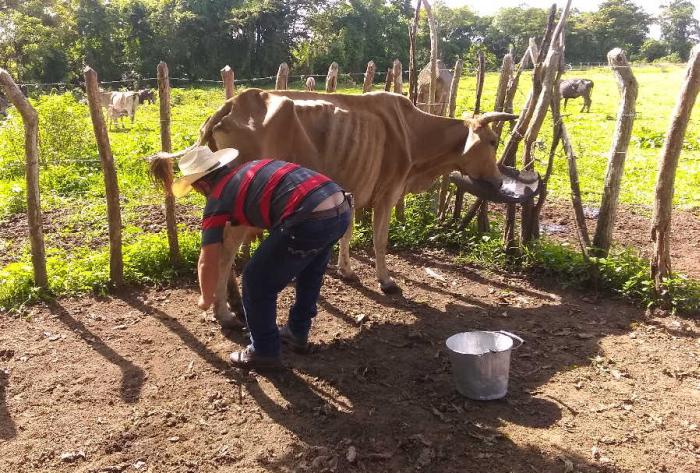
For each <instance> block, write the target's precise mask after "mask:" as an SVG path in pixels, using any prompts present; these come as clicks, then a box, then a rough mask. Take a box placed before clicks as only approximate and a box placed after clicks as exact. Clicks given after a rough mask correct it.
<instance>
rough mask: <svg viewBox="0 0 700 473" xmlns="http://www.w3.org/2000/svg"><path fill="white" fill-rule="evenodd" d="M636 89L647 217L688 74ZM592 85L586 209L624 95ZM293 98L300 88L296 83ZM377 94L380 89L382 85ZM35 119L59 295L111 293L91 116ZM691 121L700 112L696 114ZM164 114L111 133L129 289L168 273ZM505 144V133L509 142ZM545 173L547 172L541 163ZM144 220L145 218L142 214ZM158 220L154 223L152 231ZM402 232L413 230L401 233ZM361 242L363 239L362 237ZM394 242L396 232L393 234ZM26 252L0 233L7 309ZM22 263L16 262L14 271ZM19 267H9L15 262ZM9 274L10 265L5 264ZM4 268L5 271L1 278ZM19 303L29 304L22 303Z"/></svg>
mask: <svg viewBox="0 0 700 473" xmlns="http://www.w3.org/2000/svg"><path fill="white" fill-rule="evenodd" d="M635 74H636V77H637V79H638V81H639V84H640V90H639V99H638V104H637V113H638V116H637V120H636V122H635V127H634V132H633V142H632V144H631V146H630V152H629V156H628V159H627V164H626V169H625V177H624V179H623V188H622V195H621V202H622V203H624V204H629V205H634V206H642V207H646V208H650V206H651V203H652V201H653V192H654V183H655V179H656V168H657V159H658V156H659V154H660V151H661V146H662V144H663V137H664V133H665V130H666V129H667V127H668V124H669V119H670V114H671V111H672V109H673V107H674V105H675V101H676V99H677V94H678V92H679V89H680V84H681V81H682V78H683V74H684V68H682V67H680V66H679V67H651V66H650V67H645V68H636V69H635ZM568 75H569V76H571V77H585V78H589V79H592V80H593V81H594V82H595V87H594V90H593V106H592V108H591V113H579V112H578V110H579V109H580V107H581V100H580V99H577V100H575V101H570V103H569V107H568V110H567V111H566V112H565V121H566V124H567V126H568V129H569V133H570V135H571V137H572V140H573V144H574V147H575V150H576V153H577V155H578V157H579V171H580V174H581V188H582V191H583V197H584V200H585V201H586V202H587V203H588V204H589V205H596V203H598V202H599V199H600V195H601V191H602V188H603V180H604V174H605V169H606V166H607V152H608V150H609V148H610V144H611V143H610V142H611V138H612V135H613V132H614V127H615V119H616V111H617V106H618V102H619V94H618V91H617V85H616V82H615V79H614V77H613V74H612V73H611V72H610V71H609V70H607V69H604V68H600V69H593V70H588V71H579V72H571V73H569V74H568ZM497 80H498V77H497V75H496V74H489V75H488V76H487V79H486V85H485V91H484V99H483V101H482V109H484V110H489V109H491V108H492V107H493V101H494V97H495V88H496V82H497ZM474 82H475V81H474V77H473V76H465V77H463V78H462V81H461V83H460V89H459V95H458V107H457V114H458V115H457V116H461V115H462V114H463V113H465V112H467V113H468V114H469V115H470V114H471V110H472V107H473V103H474V95H475V94H474ZM345 87H346V88H343V89H341V91H342V92H346V93H360V89H359V88H358V86H357V85H355V86H353V85H352V84H349V85H345ZM290 88H301V84H291V85H290ZM529 88H530V76H529V74H527V75H524V76H523V78H522V80H521V86H520V90H519V92H518V94H517V96H516V111H517V109H518V108H519V107H520V106H521V105H522V102H523V101H524V99H525V96H526V94H527V92H528V91H529ZM377 89H379V86H377ZM172 98H173V102H172V105H173V110H172V117H173V124H172V137H173V147H174V149H181V148H183V147H185V146H188V145H190V144H192V143H193V142H194V140H195V139H196V138H197V136H198V132H199V127H200V126H201V124H202V123H203V122H204V120H205V119H206V118H207V117H208V116H209V115H210V114H211V113H212V112H213V111H214V110H215V109H216V108H217V107H218V106H219V105H220V104H221V103H222V101H223V92H222V90H221V89H219V88H176V89H174V90H173V94H172ZM33 104H34V106H35V107H36V108H37V109H38V111H39V114H40V120H41V121H40V132H41V137H40V140H41V164H42V166H41V178H40V182H41V191H42V204H43V209H44V211H45V213H46V214H47V215H48V216H49V219H48V220H49V222H50V224H49V228H50V231H49V233H48V234H47V247H48V254H49V257H50V258H49V267H50V272H51V274H52V283H51V284H52V288H53V289H54V292H56V293H71V292H80V291H84V290H88V289H94V288H96V287H97V288H99V287H104V284H105V282H106V280H107V279H108V278H107V275H108V268H107V252H106V234H107V228H106V227H107V225H106V217H105V215H106V204H105V201H104V191H103V181H102V175H101V172H100V165H99V161H98V154H97V150H96V146H95V143H94V135H93V132H92V127H91V123H90V119H89V113H88V110H87V107H86V106H85V105H83V104H80V103H78V102H77V101H76V100H75V99H74V97H73V96H72V95H71V94H58V95H50V94H47V95H43V96H41V97H40V98H38V99H36V100H33ZM12 115H13V116H12V118H11V119H9V120H7V121H5V122H4V123H2V124H0V229H3V228H11V227H8V225H9V224H8V222H13V221H18V220H19V218H18V216H19V215H21V214H22V212H23V211H24V210H25V206H26V203H25V202H26V197H25V190H24V176H23V161H24V150H23V130H22V124H21V121H20V120H19V118H18V116H17V114H16V113H13V114H12ZM693 117H694V121H693V123H697V120H698V118H699V117H700V111H698V110H697V109H696V111H695V113H694V115H693ZM158 120H159V115H158V106H157V105H145V106H141V107H139V110H138V112H137V116H136V123H135V124H134V125H133V126H132V125H131V124H128V123H127V131H111V132H110V141H111V145H112V149H113V153H114V156H115V160H116V163H117V167H118V174H119V185H120V191H121V194H122V209H123V221H124V243H125V245H126V249H125V252H126V254H127V265H126V266H127V280H129V281H135V282H136V281H139V282H142V281H149V280H159V279H162V278H163V276H164V274H165V275H167V274H168V272H169V271H170V270H169V267H168V264H167V258H164V257H163V255H164V254H167V250H166V248H167V243H166V240H165V237H164V234H163V233H162V232H161V233H157V234H153V233H152V232H151V231H149V230H148V228H147V227H148V226H149V224H151V223H153V224H161V222H160V221H156V220H161V219H160V215H159V213H158V212H154V211H153V208H154V206H159V205H160V204H161V202H162V195H161V193H160V192H159V191H158V190H157V189H156V188H155V187H154V186H153V184H152V183H151V182H150V181H149V178H148V175H147V166H146V163H145V161H144V160H143V157H145V156H147V155H149V154H152V153H154V152H156V151H158V150H159V148H160V138H159V129H158ZM693 123H691V125H690V126H689V129H688V134H687V137H686V145H685V150H684V152H683V154H682V157H681V161H680V167H679V172H678V176H677V179H676V194H675V202H676V204H677V206H678V207H679V208H684V209H697V208H700V196H698V193H697V192H694V190H695V189H698V188H700V130H699V129H698V127H697V126H693ZM504 136H505V135H504ZM550 137H551V122H549V121H547V122H545V125H544V127H543V131H542V133H541V135H540V139H541V140H543V142H544V143H543V144H544V146H543V147H542V150H540V151H538V152H537V154H538V158H539V159H540V160H545V159H546V155H547V151H546V150H547V149H548V147H549V141H550ZM543 164H544V163H542V162H540V165H543ZM551 189H552V196H553V198H554V199H568V195H569V185H568V177H567V171H566V160H565V159H564V157H563V154H562V153H561V152H560V153H559V155H558V157H557V161H556V166H555V172H554V175H553V177H552V185H551ZM184 203H186V204H191V205H190V206H189V207H188V209H189V210H188V212H190V213H191V215H192V219H193V220H194V219H196V214H197V213H198V212H199V210H198V207H199V206H201V203H202V201H201V200H200V197H199V196H196V195H191V196H188V198H187V199H186V200H185V202H184ZM147 210H148V211H147ZM149 219H153V220H154V221H153V222H149V221H148V220H149ZM401 231H404V232H410V231H413V230H411V229H406V228H404V229H403V230H401ZM359 234H360V237H364V238H366V233H365V234H364V235H363V232H359ZM394 234H395V233H394ZM182 235H183V236H182V238H183V240H184V241H185V243H184V244H183V252H184V253H185V258H186V260H187V261H189V262H193V261H194V258H195V257H196V252H197V232H196V229H195V228H190V229H189V230H188V229H186V228H184V227H183V228H182ZM28 252H29V249H28V242H27V241H26V240H25V239H23V238H17V236H15V235H13V234H12V233H11V232H9V231H7V230H4V231H0V255H2V256H1V257H0V306H2V305H3V304H2V301H5V302H6V303H7V302H8V301H11V302H12V303H17V302H21V300H18V299H17V297H16V294H15V292H16V288H17V287H18V286H23V285H24V286H27V287H28V286H29V285H30V280H31V277H30V274H31V273H30V266H29V258H28ZM14 262H17V263H14ZM10 263H14V264H10ZM8 264H9V265H8ZM3 267H4V269H3ZM21 297H24V295H22V296H21Z"/></svg>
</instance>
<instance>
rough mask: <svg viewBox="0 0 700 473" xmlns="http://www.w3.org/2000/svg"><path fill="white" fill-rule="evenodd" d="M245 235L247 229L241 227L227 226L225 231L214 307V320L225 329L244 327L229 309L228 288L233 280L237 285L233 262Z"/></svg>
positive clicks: (235, 308) (236, 308)
mask: <svg viewBox="0 0 700 473" xmlns="http://www.w3.org/2000/svg"><path fill="white" fill-rule="evenodd" d="M245 234H246V229H245V228H244V227H240V226H235V227H233V226H231V225H226V228H225V229H224V242H223V251H222V253H221V259H220V260H219V281H218V282H217V284H216V293H215V295H214V305H213V310H214V318H216V320H217V321H218V322H219V325H221V326H222V327H223V328H240V327H241V325H242V324H241V322H240V321H239V319H238V318H237V317H236V314H234V313H233V312H231V309H229V306H228V287H229V282H230V280H231V279H233V284H234V285H235V284H236V279H235V276H234V275H233V272H232V271H233V270H232V268H233V262H234V259H235V257H236V253H237V252H238V248H239V247H240V246H241V242H242V241H243V238H244V236H245ZM237 289H238V288H237V286H236V292H238V291H237ZM239 301H240V296H239ZM232 309H234V310H240V309H238V307H232Z"/></svg>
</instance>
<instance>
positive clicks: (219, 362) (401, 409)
mask: <svg viewBox="0 0 700 473" xmlns="http://www.w3.org/2000/svg"><path fill="white" fill-rule="evenodd" d="M403 262H404V265H408V266H414V267H415V266H416V265H418V266H420V265H422V264H431V265H433V266H436V264H435V263H436V262H435V261H433V260H429V259H428V260H422V261H421V260H412V258H411V257H405V258H403ZM445 270H450V271H452V272H455V273H459V276H460V277H463V278H466V279H467V280H468V281H469V283H470V284H473V285H474V288H479V286H481V287H480V288H479V291H481V294H477V295H474V296H471V295H468V294H464V293H463V292H462V291H460V290H458V289H455V288H450V287H449V286H447V287H441V286H439V285H438V284H433V283H431V282H426V281H424V280H421V279H420V278H419V277H413V276H411V274H412V273H410V272H409V273H408V274H409V276H406V274H407V273H405V272H404V273H403V274H402V275H398V274H397V276H400V277H399V280H400V281H399V282H400V283H401V282H403V284H405V285H408V286H409V287H407V289H408V290H407V291H406V292H407V293H408V295H407V296H405V297H404V296H401V295H398V296H385V295H383V294H381V293H380V292H378V290H376V289H374V288H369V287H366V286H364V285H362V284H360V283H356V284H353V285H351V286H345V285H343V284H342V283H340V282H339V281H338V280H331V281H330V282H329V284H328V285H327V286H330V287H329V288H328V289H327V290H325V292H324V293H325V296H324V297H323V298H322V300H321V301H320V306H321V308H322V309H323V310H325V311H326V312H328V313H329V314H330V315H331V316H333V317H335V318H336V319H337V321H336V322H334V323H333V325H334V326H335V325H337V326H340V327H342V326H346V327H347V326H348V325H353V326H356V325H357V324H356V311H355V310H353V311H350V310H349V309H348V308H347V307H345V301H347V300H349V299H348V298H351V299H353V300H355V301H359V305H360V306H361V307H365V311H366V313H367V314H368V315H369V322H367V323H364V324H363V325H362V327H361V328H360V330H359V333H357V334H356V335H355V336H354V337H350V338H348V337H345V336H343V330H342V329H340V330H338V332H337V333H335V334H333V335H331V336H324V339H323V341H322V342H321V343H319V344H317V345H315V349H314V351H315V353H313V354H311V355H307V356H300V355H289V356H288V362H289V363H290V364H291V365H292V366H293V369H289V370H285V371H283V372H281V373H276V374H270V375H266V376H263V377H260V376H257V375H252V376H251V375H250V374H245V373H242V372H239V371H236V370H231V369H230V368H229V367H228V364H227V362H226V360H225V358H224V357H223V356H222V355H221V354H219V353H216V352H214V351H213V350H212V349H210V348H208V347H207V345H206V344H205V343H203V342H202V341H201V340H199V339H198V338H197V336H195V335H194V334H192V333H191V332H190V331H189V330H188V328H187V327H186V326H185V325H184V324H183V323H181V322H180V321H178V320H177V319H175V318H173V317H171V316H170V315H168V314H167V313H166V312H164V311H162V310H160V309H157V308H154V307H152V306H150V305H146V304H144V303H143V302H141V301H140V299H139V298H138V297H136V296H134V295H130V294H124V295H122V296H121V298H122V299H123V300H124V301H125V302H126V303H127V304H129V305H130V306H132V307H133V308H135V309H138V310H139V311H142V312H144V313H147V314H150V315H151V316H152V317H155V319H157V320H158V321H159V322H160V323H161V324H162V325H163V326H164V327H165V328H167V329H168V330H170V331H171V332H173V333H174V334H176V335H177V336H178V337H179V338H180V339H181V340H182V341H183V343H184V344H185V345H186V346H187V347H188V348H189V349H190V350H192V351H193V352H195V353H196V354H197V355H198V356H199V357H200V358H201V359H203V360H205V361H206V362H207V363H208V364H209V365H210V366H211V367H212V368H214V369H216V370H218V371H219V372H220V374H221V375H222V376H225V377H227V378H229V379H230V380H232V382H233V383H234V384H238V385H239V386H243V387H244V388H245V390H246V391H247V392H248V393H249V394H250V396H252V398H253V399H254V400H255V402H256V404H257V405H258V406H259V407H260V408H261V409H262V410H263V411H264V413H265V414H266V415H267V416H268V417H269V418H270V419H271V420H272V422H274V423H276V424H278V425H280V426H282V427H283V428H284V429H286V430H288V431H290V432H291V433H293V434H294V436H295V437H296V439H297V440H298V441H297V442H295V443H294V444H293V445H291V446H289V448H288V449H287V453H285V454H283V455H276V456H271V457H269V458H265V457H262V458H259V459H258V461H259V463H260V464H261V465H262V466H264V468H265V469H267V470H268V471H272V472H287V471H306V470H308V471H413V470H422V471H440V472H452V471H455V472H457V471H460V472H463V471H488V472H532V471H538V472H557V471H570V470H567V468H569V467H568V466H567V463H565V462H569V461H570V462H572V464H573V465H574V466H575V471H581V472H587V471H591V472H592V471H596V472H603V471H623V470H619V469H615V468H614V467H612V466H605V465H601V464H599V463H597V462H594V461H592V460H590V459H588V458H583V457H580V456H577V455H576V454H574V453H572V452H571V451H561V452H557V451H553V448H554V447H552V443H551V442H548V441H546V440H542V439H543V438H546V436H544V435H542V436H540V435H537V434H536V432H537V431H538V430H540V429H542V431H544V429H547V428H548V427H551V426H554V425H555V424H562V425H563V426H564V427H565V426H566V424H567V423H568V422H571V421H572V419H574V418H575V416H576V415H577V413H576V412H575V411H574V410H573V409H572V408H571V407H569V406H568V405H567V404H565V402H564V401H562V400H559V399H555V398H552V397H547V396H546V395H542V392H541V391H540V390H539V388H540V387H541V386H543V385H545V384H546V383H547V382H548V381H549V380H550V379H551V378H552V377H553V376H555V375H557V374H559V373H563V372H566V371H567V370H569V369H571V368H572V367H576V366H581V365H589V364H590V363H591V358H593V357H595V356H596V354H598V353H599V345H598V341H599V340H600V338H602V337H604V336H607V335H619V334H622V333H624V332H626V331H628V330H629V326H630V323H631V322H632V321H633V319H634V317H635V316H636V315H638V313H639V312H638V311H635V310H629V307H628V306H625V305H623V304H617V303H614V302H613V303H610V304H607V305H606V309H605V310H600V309H596V311H594V308H593V307H587V306H586V305H585V304H584V305H582V303H581V301H580V300H579V299H578V297H576V296H572V295H570V294H568V293H566V292H564V291H551V292H552V293H553V294H552V295H543V293H542V292H541V291H537V290H530V289H526V288H522V287H519V286H517V285H514V284H510V283H508V282H503V281H500V282H494V281H491V280H490V279H485V278H484V277H483V276H481V275H479V274H477V273H475V272H473V271H471V270H469V269H460V268H455V267H453V266H445ZM484 286H487V287H492V286H493V287H497V288H499V289H500V290H503V291H505V292H506V293H509V294H513V295H516V296H520V297H528V298H530V299H531V300H533V301H534V300H537V301H538V302H537V303H535V304H531V306H530V307H527V308H517V307H512V306H507V305H503V304H499V303H493V302H486V301H488V298H486V297H483V291H484V290H485V289H484ZM486 290H488V289H486ZM418 291H419V292H420V295H419V294H418ZM548 297H550V298H549V299H548ZM551 297H554V300H556V303H553V299H551ZM448 299H449V300H450V302H448V303H446V304H445V306H444V309H441V308H437V307H436V306H439V304H438V303H437V302H438V301H440V300H443V301H445V300H448ZM455 301H457V302H455ZM281 312H282V311H281ZM504 312H505V313H506V314H507V315H506V316H503V313H504ZM395 313H400V314H401V315H400V316H399V315H392V314H395ZM411 319H412V321H411ZM572 321H574V323H573V326H572ZM482 329H483V330H499V329H507V330H509V331H513V332H516V333H518V334H520V335H522V336H523V337H524V338H525V339H526V340H527V343H526V344H525V345H524V346H523V347H522V349H521V350H520V351H518V352H517V353H516V354H515V355H514V359H513V363H512V369H511V384H510V388H509V395H508V396H507V397H506V398H505V399H503V400H500V401H492V402H478V401H471V400H466V399H464V398H462V397H461V396H460V395H459V394H457V393H456V391H455V389H454V383H453V381H452V378H451V371H450V366H449V360H448V359H447V354H446V351H445V347H444V340H445V339H446V338H447V337H448V336H449V335H452V334H454V333H457V332H460V331H464V330H482ZM562 334H566V336H563V335H562ZM229 335H230V334H229ZM230 338H231V339H232V340H234V341H237V343H238V344H239V345H242V344H244V343H245V339H244V337H242V336H237V335H230ZM232 348H235V347H234V346H232ZM506 424H515V425H518V426H522V427H525V428H528V429H530V430H529V432H535V434H534V435H533V436H532V439H531V440H529V441H523V439H522V438H520V439H517V442H516V440H515V439H511V438H508V437H505V436H504V435H503V434H502V433H501V431H499V427H501V426H504V425H506ZM559 431H562V429H559ZM564 431H565V429H564ZM560 443H561V442H560ZM564 444H565V443H564ZM351 447H353V448H351ZM353 451H355V452H356V453H357V455H356V457H355V458H353V453H352V452H353ZM571 471H573V470H571Z"/></svg>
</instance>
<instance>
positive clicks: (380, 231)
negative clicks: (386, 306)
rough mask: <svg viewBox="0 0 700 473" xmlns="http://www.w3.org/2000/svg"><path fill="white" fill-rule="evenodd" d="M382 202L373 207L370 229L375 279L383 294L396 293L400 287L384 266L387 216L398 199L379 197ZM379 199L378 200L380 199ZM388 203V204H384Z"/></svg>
mask: <svg viewBox="0 0 700 473" xmlns="http://www.w3.org/2000/svg"><path fill="white" fill-rule="evenodd" d="M381 200H383V203H382V204H381V205H378V206H376V207H374V218H373V221H372V230H373V232H374V235H373V237H374V258H375V265H376V269H377V279H378V280H379V287H380V288H381V290H382V292H384V293H385V294H396V293H399V292H401V288H400V287H399V286H398V285H397V284H396V283H395V282H394V280H393V279H391V277H390V276H389V270H388V269H387V267H386V247H387V244H388V243H389V217H390V216H391V209H392V207H393V205H392V203H395V202H397V201H398V196H396V198H393V199H392V198H389V199H381ZM381 200H380V201H381ZM386 203H388V205H386Z"/></svg>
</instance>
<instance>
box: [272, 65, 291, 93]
mask: <svg viewBox="0 0 700 473" xmlns="http://www.w3.org/2000/svg"><path fill="white" fill-rule="evenodd" d="M288 77H289V66H288V65H287V63H286V62H283V63H282V64H280V67H279V69H277V81H275V89H276V90H287V79H288Z"/></svg>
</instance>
